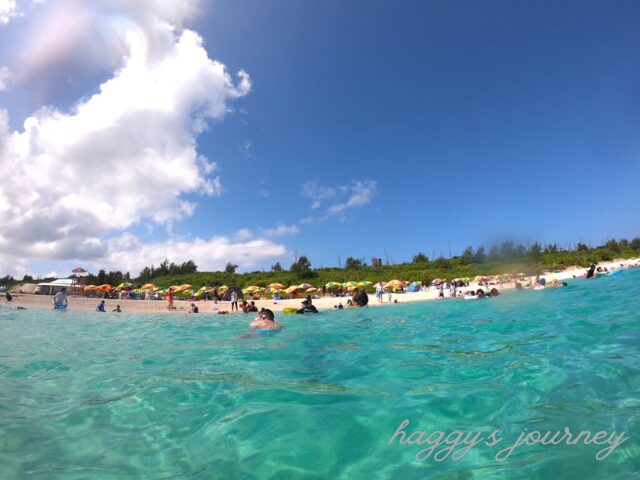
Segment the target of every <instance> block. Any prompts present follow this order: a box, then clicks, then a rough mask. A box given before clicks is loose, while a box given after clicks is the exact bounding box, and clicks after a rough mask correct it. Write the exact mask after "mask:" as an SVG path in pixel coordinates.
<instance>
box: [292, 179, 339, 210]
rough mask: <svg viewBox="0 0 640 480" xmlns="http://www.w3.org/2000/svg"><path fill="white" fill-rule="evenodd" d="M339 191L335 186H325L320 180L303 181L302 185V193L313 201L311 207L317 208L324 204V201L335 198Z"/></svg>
mask: <svg viewBox="0 0 640 480" xmlns="http://www.w3.org/2000/svg"><path fill="white" fill-rule="evenodd" d="M337 193H338V189H337V188H334V187H323V186H321V185H318V182H316V181H315V180H314V181H311V182H306V183H303V184H302V185H301V186H300V195H301V196H302V197H305V198H308V199H310V200H311V201H312V202H313V203H312V204H311V208H313V209H316V208H320V207H321V206H322V202H323V201H325V200H329V199H331V198H334V197H335V196H336V194H337Z"/></svg>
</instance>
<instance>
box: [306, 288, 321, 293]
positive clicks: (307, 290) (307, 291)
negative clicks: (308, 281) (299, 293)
mask: <svg viewBox="0 0 640 480" xmlns="http://www.w3.org/2000/svg"><path fill="white" fill-rule="evenodd" d="M317 291H318V289H317V288H316V287H311V288H307V289H306V290H305V293H313V292H317Z"/></svg>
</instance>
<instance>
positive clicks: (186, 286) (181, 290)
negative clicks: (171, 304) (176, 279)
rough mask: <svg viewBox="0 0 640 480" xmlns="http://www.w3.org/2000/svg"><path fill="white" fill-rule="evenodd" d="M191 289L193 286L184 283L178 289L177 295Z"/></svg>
mask: <svg viewBox="0 0 640 480" xmlns="http://www.w3.org/2000/svg"><path fill="white" fill-rule="evenodd" d="M190 288H191V285H189V284H188V283H183V284H182V285H180V286H179V287H177V288H176V290H175V293H182V292H184V291H186V290H189V289H190Z"/></svg>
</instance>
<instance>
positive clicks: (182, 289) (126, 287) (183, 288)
mask: <svg viewBox="0 0 640 480" xmlns="http://www.w3.org/2000/svg"><path fill="white" fill-rule="evenodd" d="M524 276H526V275H525V274H524V273H518V274H517V277H524ZM507 278H509V276H508V275H502V276H501V275H490V276H487V275H478V276H476V277H474V278H473V281H474V282H485V281H492V280H500V279H507ZM446 281H447V280H446V279H445V278H436V279H435V280H433V281H432V282H431V283H432V284H434V285H440V284H442V283H445V282H446ZM451 281H452V282H458V281H465V282H468V281H471V278H470V277H459V278H454V279H452V280H451ZM380 284H381V286H383V287H384V288H386V289H389V290H394V291H395V290H399V289H404V288H407V287H411V286H419V285H421V282H408V281H406V280H391V281H389V282H380ZM371 285H373V283H372V282H369V281H363V282H354V281H351V282H327V283H326V284H325V285H324V286H325V287H326V289H327V290H338V289H343V290H347V291H354V290H356V289H358V288H367V287H370V286H371ZM228 289H229V286H228V285H221V286H219V287H210V286H204V287H201V288H200V289H198V290H193V286H192V285H190V284H188V283H184V284H182V285H172V286H170V287H168V288H165V287H161V286H157V285H155V284H153V283H146V284H144V285H142V286H141V287H139V288H134V285H133V284H132V283H129V282H123V283H121V284H120V285H117V286H115V287H114V286H113V285H109V284H106V283H105V284H104V285H87V286H86V287H84V292H85V293H91V292H121V291H128V292H132V293H136V294H139V293H145V294H159V295H165V294H167V293H168V292H169V291H171V292H172V293H174V294H188V295H193V296H195V297H201V296H203V295H209V294H213V293H215V292H216V291H217V292H218V293H219V294H221V295H223V294H224V293H225V292H226V291H227V290H228ZM320 290H321V288H317V287H315V286H313V285H312V284H310V283H301V284H300V285H291V286H289V287H285V286H284V285H282V284H281V283H271V284H270V285H268V286H266V287H260V286H258V285H250V286H248V287H245V288H243V289H242V293H244V294H245V295H255V294H263V293H264V294H270V295H271V294H276V293H278V294H279V293H286V294H299V293H315V292H318V291H320Z"/></svg>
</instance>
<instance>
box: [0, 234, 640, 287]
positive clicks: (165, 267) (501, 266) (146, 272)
mask: <svg viewBox="0 0 640 480" xmlns="http://www.w3.org/2000/svg"><path fill="white" fill-rule="evenodd" d="M638 256H640V238H634V239H633V240H631V241H629V240H626V239H622V240H614V239H612V240H609V241H608V242H606V243H605V244H604V245H602V246H599V247H596V248H589V247H588V246H587V245H585V244H583V243H579V244H577V245H576V247H575V249H573V250H566V249H561V248H560V247H559V246H557V245H555V244H549V245H546V246H545V247H543V246H542V245H540V244H539V243H534V244H533V245H531V246H530V247H529V248H528V249H526V248H525V247H524V246H522V245H514V244H513V243H512V242H503V243H502V244H500V245H497V246H493V247H491V248H490V250H489V253H488V254H486V253H485V249H484V247H479V248H477V249H476V250H475V251H474V250H473V248H472V247H467V248H466V249H465V250H464V252H463V253H462V254H461V255H460V256H456V257H453V258H449V259H447V258H444V257H439V258H436V259H435V260H432V261H430V260H429V259H428V258H427V256H426V255H425V254H423V253H418V254H416V255H415V256H414V257H413V260H414V261H412V262H409V263H400V264H395V265H382V266H375V267H374V266H370V265H366V263H365V262H364V261H363V260H360V259H355V258H351V257H350V258H348V259H347V261H346V262H345V268H337V267H334V268H319V269H314V268H312V266H311V262H310V261H309V259H308V258H307V257H306V256H304V255H303V256H300V257H299V258H298V259H297V260H296V261H295V262H294V263H293V264H292V265H291V267H290V269H289V270H284V269H283V268H282V266H281V265H280V263H279V262H278V263H276V264H274V265H273V266H272V267H271V270H272V271H270V272H260V271H258V272H250V273H242V274H239V273H236V272H235V269H236V265H233V264H232V263H230V262H229V263H228V264H227V266H226V268H225V271H223V272H198V271H197V266H196V264H195V263H194V262H193V261H191V260H190V261H188V262H185V263H183V264H181V265H177V264H174V263H170V262H169V261H168V260H165V261H164V262H162V263H161V264H160V266H159V267H153V266H151V267H145V268H144V269H143V270H142V271H141V272H140V274H139V276H138V277H137V278H131V277H130V275H129V273H124V274H123V273H122V272H109V273H106V272H105V271H104V270H100V272H99V273H98V275H88V276H86V277H83V278H82V283H84V284H94V285H100V284H103V283H110V284H111V285H117V284H119V283H121V282H123V281H132V282H133V283H134V284H137V285H141V284H143V283H147V282H152V283H155V284H156V285H160V286H163V287H168V286H170V285H181V284H183V283H189V284H191V285H193V286H194V287H196V288H199V287H201V286H204V285H211V286H216V285H237V286H239V287H245V286H249V285H258V286H261V287H266V286H267V285H269V284H271V283H282V284H283V285H296V284H299V283H302V282H309V283H312V284H314V285H316V286H320V285H322V284H323V283H327V282H330V281H334V282H346V281H350V280H354V281H364V280H368V281H371V282H374V283H375V282H378V281H381V280H382V281H388V280H391V279H399V280H409V281H419V282H424V283H428V282H431V281H432V280H433V279H435V278H445V279H448V280H450V279H452V278H454V277H474V276H476V275H495V274H499V273H518V272H524V273H526V274H530V275H535V274H536V273H542V272H544V271H561V270H563V269H565V268H567V267H569V266H573V265H578V266H582V267H585V268H587V267H588V266H589V265H590V264H591V263H598V262H600V261H610V260H614V259H616V258H634V257H638ZM29 280H31V278H30V277H29ZM23 281H28V280H27V277H25V279H24V280H23ZM15 283H21V282H16V280H15V279H14V278H13V277H11V276H8V275H7V276H6V277H4V278H0V285H7V286H12V285H13V284H15Z"/></svg>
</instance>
